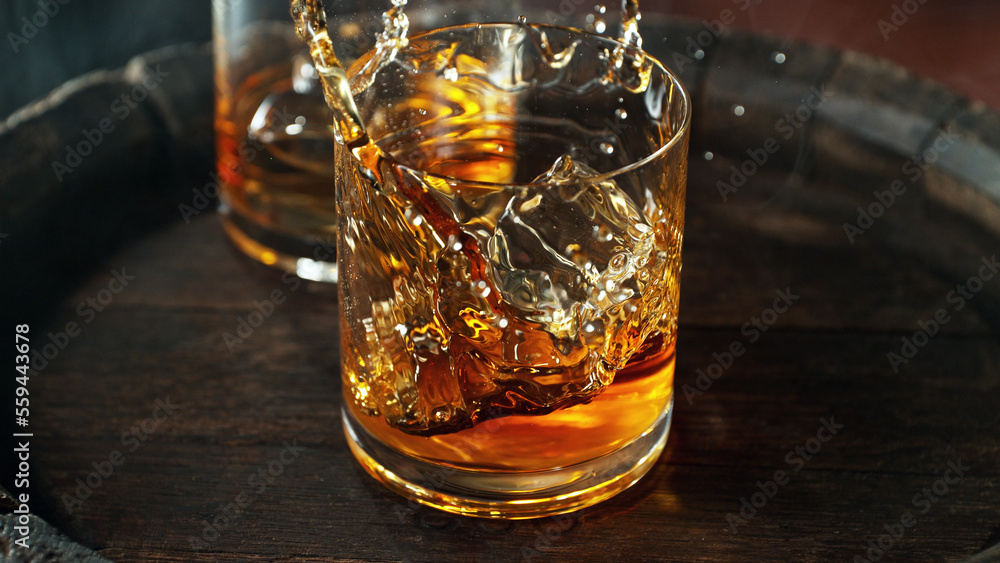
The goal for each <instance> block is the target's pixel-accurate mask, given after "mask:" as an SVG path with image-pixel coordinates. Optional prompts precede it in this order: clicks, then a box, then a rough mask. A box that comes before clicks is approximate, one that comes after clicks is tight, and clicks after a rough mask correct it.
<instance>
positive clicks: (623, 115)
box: [615, 108, 628, 119]
mask: <svg viewBox="0 0 1000 563" xmlns="http://www.w3.org/2000/svg"><path fill="white" fill-rule="evenodd" d="M615 116H616V117H617V118H618V119H628V112H627V111H625V110H624V109H622V108H618V109H616V110H615Z"/></svg>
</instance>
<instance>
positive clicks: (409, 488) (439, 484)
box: [341, 398, 673, 520]
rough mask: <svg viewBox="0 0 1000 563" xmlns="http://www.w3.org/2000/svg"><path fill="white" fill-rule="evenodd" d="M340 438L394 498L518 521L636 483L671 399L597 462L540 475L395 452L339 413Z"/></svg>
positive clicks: (662, 435)
mask: <svg viewBox="0 0 1000 563" xmlns="http://www.w3.org/2000/svg"><path fill="white" fill-rule="evenodd" d="M341 413H342V415H341V416H342V418H343V421H344V434H346V436H347V442H348V444H349V445H350V447H351V451H352V452H353V453H354V457H356V458H357V459H358V461H360V462H361V465H362V466H363V467H364V468H365V470H366V471H367V472H368V473H369V474H371V476H372V477H375V478H376V479H378V480H379V481H381V482H382V483H383V484H385V485H386V486H387V487H389V488H390V489H392V490H393V491H395V492H396V493H399V494H400V495H402V496H404V497H406V498H409V499H412V500H414V501H416V502H419V503H421V504H425V505H427V506H432V507H434V508H438V509H440V510H444V511H446V512H451V513H454V514H463V515H466V516H476V517H480V518H504V519H510V520H520V519H527V518H540V517H543V516H552V515H556V514H563V513H567V512H573V511H575V510H579V509H580V508H583V507H586V506H590V505H593V504H597V503H598V502H601V501H603V500H606V499H609V498H611V497H613V496H614V495H616V494H618V493H620V492H622V491H624V490H625V489H627V488H629V487H630V486H632V485H633V484H635V483H636V482H637V481H638V480H639V479H640V478H642V476H643V475H645V474H646V473H647V472H648V471H649V470H650V469H651V468H652V467H653V464H654V463H656V460H657V459H658V458H659V457H660V453H661V452H663V447H664V445H665V444H666V442H667V435H668V434H669V432H670V418H671V415H672V413H673V399H672V398H671V401H670V404H669V405H668V406H667V409H666V410H665V411H664V412H663V414H661V415H660V417H659V418H658V419H657V420H656V422H654V423H653V425H652V426H650V427H649V428H648V429H646V431H645V432H643V433H642V435H640V436H639V437H638V438H636V439H635V440H633V441H632V442H630V443H628V444H626V445H625V446H622V447H621V448H619V449H618V450H616V451H614V452H612V453H610V454H607V455H604V456H601V457H599V458H596V459H593V460H590V461H586V462H583V463H578V464H576V465H572V466H568V467H560V468H554V469H550V470H546V471H531V472H513V471H495V470H491V471H470V470H466V469H457V468H454V467H448V466H441V465H437V464H433V463H428V462H427V461H424V460H421V459H418V458H415V457H412V456H409V455H406V454H403V453H400V452H398V451H396V450H393V449H391V448H389V447H388V446H386V445H385V444H384V443H382V442H381V441H379V440H378V439H377V438H375V437H374V436H372V435H371V434H370V433H368V431H366V430H365V429H364V428H363V427H362V426H361V425H360V424H359V423H358V422H357V420H355V419H354V416H353V415H352V414H351V412H350V411H349V409H347V407H343V408H342V409H341Z"/></svg>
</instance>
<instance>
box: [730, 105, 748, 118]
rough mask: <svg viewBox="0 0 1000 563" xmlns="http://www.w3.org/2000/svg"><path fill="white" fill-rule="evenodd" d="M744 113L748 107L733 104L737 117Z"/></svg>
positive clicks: (734, 113)
mask: <svg viewBox="0 0 1000 563" xmlns="http://www.w3.org/2000/svg"><path fill="white" fill-rule="evenodd" d="M744 113H746V108H744V107H743V106H741V105H739V104H737V105H735V106H733V115H735V116H736V117H742V116H743V114H744Z"/></svg>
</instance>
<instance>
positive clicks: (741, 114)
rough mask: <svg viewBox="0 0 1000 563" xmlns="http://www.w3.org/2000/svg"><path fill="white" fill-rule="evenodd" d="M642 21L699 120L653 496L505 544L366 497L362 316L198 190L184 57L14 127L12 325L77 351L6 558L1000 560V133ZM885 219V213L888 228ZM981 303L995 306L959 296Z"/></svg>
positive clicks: (188, 60)
mask: <svg viewBox="0 0 1000 563" xmlns="http://www.w3.org/2000/svg"><path fill="white" fill-rule="evenodd" d="M649 19H650V20H652V19H653V18H649ZM643 24H644V25H648V26H649V28H648V29H649V31H646V32H644V33H645V35H646V36H647V45H646V46H647V48H648V49H649V50H650V51H652V52H653V53H654V54H656V55H657V56H658V57H660V58H661V59H662V60H664V61H665V62H667V63H669V64H671V65H673V66H675V68H677V69H678V70H679V72H680V74H681V75H682V77H683V79H684V80H685V82H686V83H687V84H688V85H689V86H690V88H691V90H692V93H693V97H694V100H695V108H694V115H695V117H694V130H693V142H692V147H691V159H690V180H689V188H688V190H689V191H688V193H689V197H688V200H689V204H688V222H687V227H686V235H687V236H686V240H685V247H684V277H683V291H682V303H681V322H680V326H681V328H680V342H679V344H678V364H677V381H676V391H677V404H676V413H675V419H674V427H673V430H672V433H671V436H670V440H669V442H668V445H667V450H666V452H665V454H664V455H663V458H662V460H661V461H660V462H659V463H658V464H657V465H656V467H655V468H654V469H653V471H652V472H651V474H650V475H648V476H647V477H646V478H644V479H643V480H642V481H641V482H640V483H639V484H637V485H636V486H635V487H633V488H632V489H630V490H629V491H627V492H625V493H624V494H622V495H620V496H618V497H616V498H614V499H612V500H610V501H608V502H605V503H603V504H601V505H599V506H596V507H593V508H590V509H586V510H583V511H581V512H578V513H575V514H572V515H569V516H566V517H558V518H546V519H542V520H537V521H526V522H516V523H507V522H493V521H483V520H474V519H467V518H460V517H455V516H451V515H446V514H443V513H439V512H436V511H434V510H430V509H425V508H422V507H419V506H415V505H412V504H410V503H408V502H407V501H405V500H403V499H401V498H400V497H398V496H396V495H394V494H392V493H390V492H389V491H388V490H386V489H385V488H384V487H382V486H381V485H379V484H378V483H376V482H375V481H374V480H373V479H371V478H370V477H368V476H367V475H366V474H365V473H364V472H363V471H362V469H361V468H360V467H359V466H358V464H357V463H356V462H355V461H354V460H353V458H352V457H351V454H350V453H349V451H348V448H347V446H346V444H345V441H344V437H343V435H342V433H341V425H340V421H339V420H338V418H339V410H340V404H341V398H340V392H339V375H338V350H337V346H338V337H337V303H336V299H335V295H334V292H333V291H331V288H330V287H327V286H322V285H317V284H306V283H304V282H298V281H297V280H294V279H291V278H287V277H285V278H283V277H282V276H280V275H277V274H275V273H273V272H271V271H268V270H266V269H264V268H263V267H259V266H256V265H255V264H252V263H250V262H249V261H247V260H246V259H243V258H242V257H241V256H239V255H238V254H237V253H236V252H235V251H234V250H233V249H232V248H231V247H230V246H229V245H228V244H227V243H226V241H225V239H224V236H223V234H222V231H221V228H220V226H219V224H218V221H217V218H216V217H215V216H214V213H213V212H212V211H211V209H210V208H209V206H208V203H207V202H204V204H203V202H202V200H201V199H199V198H200V196H199V195H198V194H203V193H204V192H205V191H206V188H205V186H206V184H207V183H210V182H211V178H210V175H209V174H210V170H211V161H212V139H211V62H210V57H209V53H208V50H207V48H206V47H178V48H174V49H170V50H167V51H162V52H158V53H154V54H151V55H149V56H147V57H144V58H140V59H137V60H136V61H134V62H133V64H132V65H131V66H130V67H129V69H127V70H126V71H124V72H119V73H102V74H98V75H91V76H89V77H87V78H85V79H82V80H81V81H78V82H76V83H75V84H70V85H67V86H66V87H65V88H64V89H62V90H61V91H60V92H57V93H56V94H54V95H53V97H51V98H50V99H49V100H48V101H47V102H45V103H44V104H43V105H41V106H37V107H34V108H31V109H30V110H28V111H26V112H24V113H22V114H21V115H19V116H16V117H15V118H14V119H13V120H10V121H8V123H6V124H5V125H3V126H2V127H0V159H2V163H3V165H2V167H0V203H2V205H0V209H2V211H0V232H2V233H3V234H5V235H7V236H6V237H5V238H3V239H0V261H2V263H3V272H4V274H5V275H4V276H3V279H2V281H0V284H2V289H3V291H4V293H3V295H5V296H7V297H6V299H5V307H4V309H5V310H4V313H3V317H4V318H5V320H6V323H5V324H3V326H4V327H12V326H13V325H14V324H15V323H25V322H27V323H31V338H32V342H33V345H34V347H35V349H36V350H44V349H45V348H44V347H45V346H46V345H47V344H50V343H52V344H54V345H55V346H56V347H58V343H59V342H62V343H63V347H64V349H59V350H58V352H57V353H53V354H52V356H53V357H52V359H51V360H48V361H47V362H46V365H45V367H44V369H42V370H41V371H39V372H37V373H35V374H34V375H33V376H32V378H31V383H30V389H31V401H32V402H31V406H32V410H31V421H30V427H29V428H28V430H30V431H32V432H33V433H34V436H33V437H32V438H31V490H30V493H31V509H32V512H33V514H34V515H33V516H32V523H33V524H32V525H33V526H34V528H33V532H32V538H33V540H32V542H33V548H32V550H30V551H24V550H21V549H20V548H17V547H15V546H13V545H12V544H11V541H12V538H14V537H15V535H14V532H13V530H12V526H13V522H14V520H15V515H14V514H13V513H12V511H13V510H14V506H13V505H12V504H10V503H9V502H6V503H4V504H3V506H4V508H3V512H4V513H3V514H0V518H2V520H3V523H4V528H3V533H2V536H0V538H2V539H0V548H2V549H3V550H4V551H5V552H6V554H7V556H8V557H11V558H12V559H15V560H38V561H41V560H46V559H45V558H46V557H52V558H56V559H59V558H69V557H78V558H81V559H86V558H89V559H90V560H95V561H98V560H104V558H108V559H113V560H144V561H189V560H213V561H217V560H223V561H230V560H241V561H247V560H279V559H280V560H294V561H321V560H323V561H326V560H331V559H338V560H350V561H362V560H363V561H515V560H522V559H523V560H528V561H546V560H551V561H625V560H640V561H653V560H657V561H659V560H670V561H674V560H676V561H691V560H699V561H714V560H722V561H729V560H758V561H789V560H796V561H800V560H801V561H828V560H834V559H837V560H853V561H858V560H859V559H858V558H860V560H862V561H869V560H875V559H886V560H907V561H916V560H940V559H949V560H956V559H962V558H966V557H971V559H969V560H970V561H986V560H992V559H995V558H996V557H998V556H1000V551H998V548H997V547H996V544H997V543H998V542H1000V511H998V507H1000V489H998V487H997V483H998V479H1000V473H998V468H1000V443H998V438H1000V409H998V408H997V405H998V404H1000V343H998V335H1000V276H998V277H995V278H992V279H985V278H986V276H987V275H988V274H991V272H992V270H990V269H989V268H984V267H983V264H984V262H983V260H985V261H986V262H987V263H991V262H992V258H993V257H994V256H995V255H996V254H997V253H998V248H997V247H998V246H1000V245H998V242H1000V133H998V131H1000V116H998V115H997V114H996V113H995V112H993V111H991V110H989V109H987V108H985V107H983V106H980V105H975V104H970V103H969V102H967V101H966V100H964V99H961V98H959V97H958V96H956V95H954V94H952V93H950V92H948V91H947V90H944V89H943V88H941V87H939V86H936V85H934V84H930V83H927V82H924V81H921V80H918V79H916V78H914V77H913V76H911V75H910V74H908V73H907V72H906V71H904V70H902V69H900V68H898V67H895V66H893V65H891V64H887V63H885V62H883V61H879V60H874V59H871V58H868V57H865V56H862V55H859V54H856V53H850V52H847V53H839V52H833V51H830V50H826V49H821V48H816V47H811V46H808V45H797V44H792V45H789V44H787V42H782V41H778V40H772V39H768V38H763V37H758V36H749V35H743V34H739V33H729V32H727V33H725V34H724V35H723V36H721V37H718V38H714V37H713V38H711V40H708V41H706V42H705V43H706V44H704V45H702V46H701V47H699V49H700V52H699V51H696V50H689V44H688V39H689V38H693V39H694V40H695V41H697V40H698V37H699V34H700V33H702V32H703V31H704V28H703V27H701V25H700V24H695V23H689V22H685V21H675V20H674V21H671V20H655V21H647V20H644V21H643ZM661 38H662V39H661ZM157 65H159V68H160V71H161V72H162V71H165V72H168V73H171V74H170V76H171V79H170V80H164V81H163V82H162V84H161V85H160V86H159V87H157V88H155V89H151V90H149V92H148V94H149V96H148V99H147V100H145V101H144V102H142V103H140V104H138V105H137V108H135V109H134V110H133V113H132V114H131V115H130V116H129V117H128V118H127V119H121V120H119V119H118V116H117V115H116V114H114V113H109V111H108V110H109V103H111V100H114V99H115V98H117V97H120V96H121V95H122V94H123V93H126V94H127V93H128V92H131V91H133V89H134V88H135V87H136V85H137V84H141V81H142V79H143V77H148V76H149V74H150V72H155V70H156V68H157ZM150 69H152V71H151V70H150ZM821 98H822V100H821ZM803 108H805V109H803ZM796 112H798V116H799V117H796ZM103 118H111V119H113V120H114V121H113V124H114V125H115V129H114V131H113V132H111V133H108V134H106V135H105V136H104V138H103V140H102V142H101V143H100V144H99V146H96V147H95V148H94V150H93V154H91V155H90V156H88V157H86V158H83V159H82V162H81V163H80V164H79V166H76V167H73V168H72V171H71V172H69V173H66V174H63V175H62V178H61V181H60V179H59V178H57V174H56V172H55V171H54V170H53V168H52V162H53V161H57V162H64V161H65V159H66V158H67V149H66V148H65V147H66V145H67V143H68V142H70V141H68V140H71V141H73V142H77V141H76V140H82V139H83V137H82V135H81V130H83V129H87V130H92V129H94V128H95V127H99V125H100V120H101V119H103ZM782 120H784V121H782ZM786 137H787V138H786ZM942 139H943V140H942ZM748 151H749V152H748ZM923 154H926V155H927V157H928V158H927V160H928V162H927V166H926V169H924V167H923V166H922V164H923V161H920V162H915V161H914V160H913V159H914V157H915V156H918V157H919V155H923ZM765 158H766V160H765ZM754 159H757V161H759V162H755V161H754ZM931 159H933V162H929V161H930V160H931ZM741 168H743V169H744V172H741V173H739V174H734V170H740V169H741ZM915 170H918V171H919V174H918V173H916V172H915ZM741 174H742V175H745V176H747V178H746V180H745V183H740V180H741V179H740V177H739V176H740V175H741ZM734 176H736V177H735V178H734ZM897 181H898V182H900V183H896V182H897ZM894 187H895V188H896V191H897V192H899V193H896V194H893V196H892V203H891V205H890V204H889V203H888V202H889V196H888V195H885V193H886V192H888V193H891V192H892V190H893V188H894ZM904 190H905V191H904ZM207 191H212V188H211V187H209V189H208V190H207ZM880 198H881V199H882V200H884V201H883V202H882V203H880ZM877 204H878V205H877ZM181 205H188V206H191V208H192V209H195V210H196V211H197V213H195V214H191V213H184V212H183V211H182V210H183V208H181V207H180V206H181ZM879 205H881V207H882V211H881V212H879ZM859 206H860V207H862V208H863V209H866V210H868V213H869V214H871V215H876V214H877V215H879V216H878V217H872V218H871V224H870V225H869V224H868V222H867V220H866V219H863V218H862V220H863V221H865V222H863V223H861V224H860V225H859V224H858V223H859V214H860V212H859V210H858V207H859ZM184 215H186V217H185V216H184ZM845 225H848V226H850V225H854V227H855V228H854V229H850V228H848V227H845ZM858 230H861V231H863V232H858ZM848 231H850V232H848ZM981 274H982V276H981V277H980V275H981ZM126 276H134V278H132V277H128V278H127V277H126ZM122 279H126V280H127V282H128V285H127V286H124V285H123V282H122V281H121V280H122ZM116 280H117V281H116ZM973 280H979V281H973ZM958 285H962V286H971V287H973V288H974V289H975V288H978V291H977V292H975V294H974V295H972V296H971V297H969V298H961V299H959V298H958V297H956V295H958V294H957V293H956V291H957V290H956V286H958ZM116 289H120V291H117V292H116V291H115V290H116ZM275 292H280V294H276V293H275ZM275 295H280V297H281V298H283V299H285V300H284V301H283V302H282V303H280V304H278V305H276V306H275V307H274V309H273V311H272V312H270V314H269V315H268V316H267V318H266V321H265V322H263V323H262V324H260V325H259V326H257V327H255V328H253V331H252V334H249V335H247V336H246V338H244V340H245V342H243V343H239V344H232V345H231V346H227V342H226V339H225V335H226V334H227V333H230V334H234V335H235V334H237V329H238V327H239V326H240V324H241V322H242V321H243V320H246V319H248V317H249V316H250V314H251V313H252V312H253V311H255V310H258V305H257V304H259V303H261V302H263V301H264V300H267V299H272V300H274V296H275ZM782 295H785V296H786V297H785V300H786V301H787V302H790V303H791V304H790V306H786V305H785V304H783V303H782ZM88 299H94V300H95V301H94V302H89V301H88ZM102 302H103V304H102ZM960 304H961V307H960V306H959V305H960ZM776 305H777V306H776ZM98 308H100V310H98ZM785 308H787V310H786V311H785V312H782V313H778V312H777V310H778V309H785ZM265 309H266V307H265ZM934 319H937V320H934ZM945 319H947V320H945ZM931 321H933V322H931ZM69 323H74V325H69ZM935 324H936V325H937V326H936V328H935V327H934V326H932V325H935ZM74 326H75V328H76V329H77V330H78V333H77V330H73V327H74ZM922 327H928V328H927V331H928V332H933V333H934V334H933V335H932V336H930V337H927V338H924V337H923V336H921V334H922V333H921V332H919V331H923V330H924V329H923V328H922ZM765 329H766V330H765ZM8 330H11V329H10V328H8ZM64 333H65V335H64ZM244 334H245V331H244ZM906 340H909V341H911V342H917V344H920V345H919V346H917V345H916V344H915V345H914V349H913V350H912V352H914V353H913V354H912V357H904V354H903V353H904V341H906ZM925 340H926V342H924V341H925ZM54 350H56V348H53V347H50V348H49V351H50V352H52V351H54ZM731 350H742V353H741V354H739V355H738V356H732V357H730V356H728V355H727V354H729V353H730V351H731ZM906 351H907V354H906V356H910V355H911V354H909V352H910V350H908V349H907V350H906ZM891 354H899V358H900V359H896V358H894V357H893V356H892V355H891ZM902 360H905V361H902ZM702 374H704V375H702ZM7 379H9V378H5V382H4V384H3V385H5V386H7V387H4V389H3V392H4V394H3V396H4V397H11V396H13V393H12V390H11V388H10V384H11V382H10V381H7ZM4 401H5V402H6V401H7V399H5V400H4ZM173 405H176V407H174V406H173ZM5 408H6V407H5ZM157 418H160V420H156V419H157ZM12 420H13V417H12V415H11V416H8V415H5V416H4V424H6V425H7V426H5V428H4V435H5V436H10V434H11V432H14V431H16V430H15V429H14V427H12V426H10V425H11V421H12ZM825 428H834V429H835V430H836V433H835V435H834V434H833V433H832V432H831V431H830V430H824V429H825ZM290 445H294V447H293V448H291V449H289V446H290ZM5 451H6V452H7V453H5V454H4V455H5V456H12V454H11V453H10V450H9V449H6V448H5ZM283 452H285V453H284V454H283ZM282 456H284V460H285V461H284V462H282V461H281V460H282ZM6 459H13V457H10V458H6ZM11 467H12V464H9V463H8V462H7V461H6V460H5V461H4V462H2V463H0V468H2V469H3V471H5V472H6V471H8V470H9V469H10V468H11ZM953 467H962V468H965V467H967V469H962V470H961V476H959V475H958V473H956V470H955V469H952V468H953ZM262 471H263V472H264V473H263V474H262V473H261V472H262ZM268 471H271V474H268V473H267V472H268ZM102 472H104V473H106V475H102V474H101V473H102ZM88 479H89V481H90V484H89V485H88V484H87V482H88ZM946 479H947V480H946ZM12 482H13V479H12V476H11V475H10V474H6V475H5V476H4V481H3V484H4V485H5V486H7V487H8V488H9V487H10V486H11V484H12ZM13 492H14V493H15V494H16V493H19V492H21V491H19V490H13ZM748 506H749V507H750V508H747V507H748ZM741 510H742V514H741ZM737 518H739V519H737ZM911 519H912V521H911ZM46 522H48V523H50V524H51V526H50V525H49V524H46ZM901 522H902V523H901ZM906 524H913V525H912V526H908V525H906ZM60 531H61V532H60ZM893 532H895V533H896V535H897V536H900V537H893V536H892V535H890V534H891V533H893ZM74 542H76V543H74ZM880 542H881V547H879V543H880ZM976 554H979V555H976Z"/></svg>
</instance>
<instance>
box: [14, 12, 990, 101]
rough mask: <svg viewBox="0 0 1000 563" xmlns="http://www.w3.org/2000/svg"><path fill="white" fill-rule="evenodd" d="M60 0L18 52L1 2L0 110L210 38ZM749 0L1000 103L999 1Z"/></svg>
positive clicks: (780, 23) (785, 28)
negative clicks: (894, 22)
mask: <svg viewBox="0 0 1000 563" xmlns="http://www.w3.org/2000/svg"><path fill="white" fill-rule="evenodd" d="M62 1H63V2H67V3H66V4H65V5H62V4H60V3H59V2H60V0H51V2H52V3H53V4H54V5H55V6H57V7H58V8H59V11H58V13H57V14H56V15H55V16H52V17H49V18H48V23H47V24H46V25H45V26H44V27H42V28H41V29H39V30H38V33H37V34H36V35H35V36H34V37H33V38H31V39H28V43H27V44H19V45H18V52H16V53H15V52H14V48H13V47H12V46H11V40H10V36H9V34H10V33H16V34H18V35H21V34H22V32H21V28H22V27H23V25H24V21H23V19H22V18H28V19H29V20H30V19H31V18H32V16H34V15H35V13H36V12H38V11H39V10H40V7H39V3H38V0H4V2H0V34H2V36H3V41H2V44H0V73H2V77H3V79H2V82H0V116H7V115H9V114H10V113H11V112H13V111H14V110H16V109H17V108H19V107H21V106H23V105H25V104H27V103H29V102H31V101H32V100H35V99H38V98H40V97H42V96H44V95H45V94H46V93H48V92H49V91H50V90H52V89H53V88H55V87H56V86H58V85H59V84H62V83H63V82H65V81H67V80H69V79H70V78H73V77H76V76H79V75H81V74H83V73H85V72H88V71H91V70H94V69H101V68H105V69H115V68H119V67H121V66H122V65H124V64H125V63H126V61H128V59H129V58H130V57H131V56H133V55H135V54H138V53H142V52H145V51H148V50H151V49H155V48H157V47H161V46H164V45H170V44H174V43H182V42H191V41H193V42H204V41H209V40H210V39H211V2H210V1H209V0H147V1H137V0H100V1H97V0H62ZM274 1H275V2H276V3H279V2H282V0H274ZM740 1H741V2H743V1H748V0H740ZM749 1H751V2H752V4H751V5H750V7H749V8H748V9H746V10H745V11H739V10H737V13H738V17H737V19H736V21H735V22H733V24H732V25H733V26H734V27H737V28H742V29H747V30H752V31H755V32H759V33H765V34H773V35H779V36H783V37H789V38H793V39H798V40H801V41H806V42H813V43H819V44H824V45H829V46H832V47H837V48H841V49H854V50H858V51H862V52H866V53H870V54H873V55H875V56H879V57H884V58H887V59H890V60H892V61H893V62H896V63H898V64H900V65H902V66H905V67H907V68H910V69H913V70H915V71H917V73H918V74H922V75H924V76H927V77H929V78H932V79H934V80H937V81H939V82H941V83H943V84H945V85H946V86H948V87H950V88H951V89H953V90H955V91H957V92H959V93H960V94H964V95H967V96H969V97H971V98H973V99H980V100H983V101H985V102H987V103H988V104H990V105H991V106H993V107H1000V3H997V2H995V1H993V0H960V1H946V0H925V3H924V4H923V5H921V6H920V8H919V10H918V11H917V12H916V13H915V14H913V15H912V16H909V17H908V21H907V22H906V23H905V25H903V26H901V27H900V29H899V30H898V31H894V32H892V33H891V34H890V35H889V38H888V40H886V39H885V38H884V37H883V36H882V34H881V32H880V31H879V29H878V21H879V20H880V19H882V20H887V21H888V20H889V18H890V17H891V15H892V12H893V8H892V6H893V4H896V5H900V4H901V0H898V1H897V0H875V1H871V0H836V1H832V0H826V1H819V0H804V1H803V0H759V1H758V0H749ZM550 3H551V4H553V5H554V6H558V5H559V2H550ZM754 3H755V4H754ZM327 4H328V8H329V9H331V10H348V9H354V8H353V6H354V5H358V4H360V5H361V6H364V8H363V9H365V10H368V11H373V12H377V11H379V10H383V9H385V8H386V7H387V6H388V4H389V2H388V1H387V0H386V1H384V2H370V1H368V2H365V1H362V2H360V3H358V2H354V1H353V0H351V1H348V0H339V1H337V2H327ZM410 4H411V5H412V6H411V9H419V8H420V7H421V6H424V5H430V4H433V2H426V1H421V0H417V1H415V2H411V3H410ZM513 4H515V8H514V9H516V2H515V3H513ZM531 4H532V5H536V4H537V2H532V3H531ZM608 4H609V7H610V5H611V4H615V3H614V2H608ZM739 5H740V4H737V3H736V2H734V0H656V1H650V0H646V1H644V2H642V4H641V7H642V8H643V9H644V10H646V11H649V12H654V11H655V12H661V13H668V14H676V15H678V16H686V17H691V18H696V19H699V20H712V19H715V18H718V17H719V14H720V13H721V12H722V11H723V10H724V9H727V8H730V9H731V8H734V7H737V6H739ZM580 12H585V10H580ZM567 23H573V24H577V25H580V24H581V22H567Z"/></svg>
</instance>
